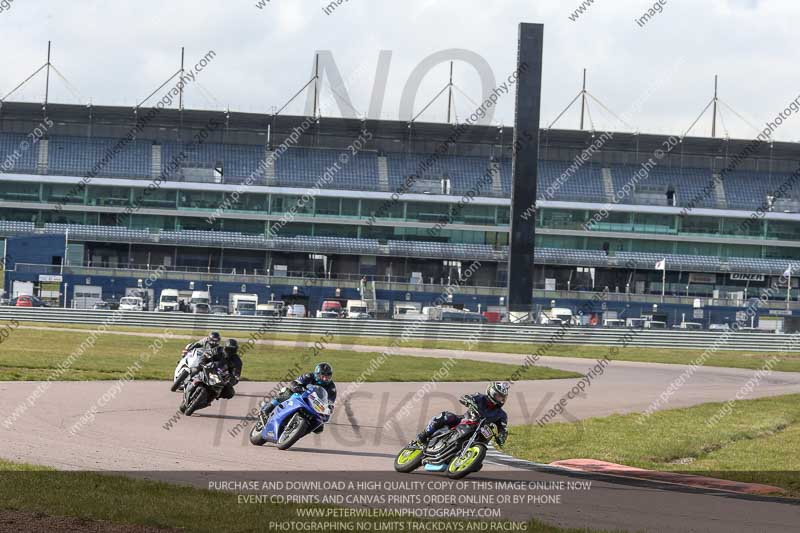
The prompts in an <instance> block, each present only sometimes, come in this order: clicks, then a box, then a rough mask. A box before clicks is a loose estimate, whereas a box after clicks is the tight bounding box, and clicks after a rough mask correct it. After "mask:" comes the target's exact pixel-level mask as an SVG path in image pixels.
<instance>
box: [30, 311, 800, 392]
mask: <svg viewBox="0 0 800 533" xmlns="http://www.w3.org/2000/svg"><path fill="white" fill-rule="evenodd" d="M22 324H23V325H27V326H38V327H42V326H48V325H49V326H52V327H59V328H68V329H78V330H91V327H90V326H87V325H76V324H44V323H41V322H27V323H25V322H23V323H22ZM114 330H116V331H127V332H139V333H141V332H155V331H157V330H153V329H152V328H135V327H116V326H115V327H114ZM173 332H174V333H175V334H176V335H192V336H196V337H200V336H202V335H205V334H207V332H206V331H205V330H189V329H186V330H180V329H175V330H173ZM554 332H555V330H554ZM221 333H222V334H223V336H224V337H234V338H239V339H247V338H248V335H249V332H243V331H235V330H228V331H221ZM261 338H262V339H263V340H284V341H296V342H311V343H313V342H315V341H317V340H319V336H318V335H316V336H315V335H296V334H289V333H272V334H267V335H264V336H263V337H261ZM395 341H396V340H395V339H392V338H388V337H358V336H350V335H336V334H335V332H334V336H333V338H332V340H331V342H334V343H339V344H356V345H361V346H375V347H376V348H377V349H382V348H385V347H388V346H389V345H390V344H391V343H393V342H395ZM401 347H403V348H423V349H447V350H460V351H462V352H476V351H478V352H495V353H510V354H521V355H524V354H531V353H535V352H536V350H538V349H539V348H540V345H538V344H533V343H525V342H519V343H509V342H485V341H480V340H479V341H478V342H475V343H471V344H467V343H465V342H462V341H453V340H447V339H431V340H418V339H409V340H407V341H406V342H403V343H402V345H401ZM541 347H542V348H543V346H541ZM617 348H618V351H617V353H615V354H613V355H611V354H610V353H609V347H608V346H577V345H567V344H555V345H553V346H552V347H551V348H549V349H547V350H545V351H544V355H547V356H553V357H580V358H585V359H597V358H602V357H608V359H609V360H612V361H635V362H641V363H672V364H690V363H692V362H693V361H695V360H696V359H697V358H698V357H700V356H701V355H703V353H704V351H705V350H700V349H696V348H681V346H679V345H678V346H675V347H670V348H642V347H639V346H626V347H622V346H617ZM773 355H780V359H781V360H780V362H778V363H777V364H776V365H775V366H774V367H773V368H772V369H773V370H774V371H776V372H777V371H780V372H800V353H782V352H778V351H776V352H752V353H749V352H742V351H733V350H717V351H715V352H713V353H710V354H708V355H707V356H706V357H704V359H705V362H704V363H703V365H704V366H712V367H725V368H744V369H751V370H756V369H760V368H761V367H762V366H763V365H764V363H765V361H766V360H767V359H769V358H770V357H771V356H773ZM531 379H534V378H531Z"/></svg>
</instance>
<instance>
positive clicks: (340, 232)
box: [314, 224, 358, 238]
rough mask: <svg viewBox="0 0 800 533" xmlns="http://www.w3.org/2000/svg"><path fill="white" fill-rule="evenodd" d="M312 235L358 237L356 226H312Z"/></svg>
mask: <svg viewBox="0 0 800 533" xmlns="http://www.w3.org/2000/svg"><path fill="white" fill-rule="evenodd" d="M314 235H315V236H318V237H353V238H356V237H358V226H351V225H344V224H314Z"/></svg>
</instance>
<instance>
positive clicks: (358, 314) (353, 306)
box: [346, 300, 370, 318]
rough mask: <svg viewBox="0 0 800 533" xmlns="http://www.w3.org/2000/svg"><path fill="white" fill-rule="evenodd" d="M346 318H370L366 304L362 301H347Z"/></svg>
mask: <svg viewBox="0 0 800 533" xmlns="http://www.w3.org/2000/svg"><path fill="white" fill-rule="evenodd" d="M346 311H347V318H370V316H369V308H368V306H367V302H365V301H364V300H347V309H346Z"/></svg>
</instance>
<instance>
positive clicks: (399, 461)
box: [394, 446, 423, 474]
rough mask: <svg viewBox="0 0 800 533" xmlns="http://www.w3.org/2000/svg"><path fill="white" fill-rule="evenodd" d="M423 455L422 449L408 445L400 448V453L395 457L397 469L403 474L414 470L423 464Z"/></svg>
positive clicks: (395, 467)
mask: <svg viewBox="0 0 800 533" xmlns="http://www.w3.org/2000/svg"><path fill="white" fill-rule="evenodd" d="M422 455H423V454H422V450H421V449H419V448H412V447H410V446H406V447H405V448H403V449H402V450H400V453H398V454H397V457H395V459H394V469H395V471H397V472H401V473H403V474H408V473H409V472H413V471H414V470H416V469H417V468H419V467H420V465H421V464H422Z"/></svg>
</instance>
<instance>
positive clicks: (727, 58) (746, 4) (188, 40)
mask: <svg viewBox="0 0 800 533" xmlns="http://www.w3.org/2000/svg"><path fill="white" fill-rule="evenodd" d="M6 1H9V2H10V4H9V6H8V7H5V8H4V9H3V10H2V12H0V49H2V51H3V53H2V54H1V55H0V57H2V60H1V61H2V78H0V92H1V93H3V94H5V93H7V92H8V91H10V90H11V89H12V88H13V87H14V86H15V85H17V83H19V82H20V81H22V80H23V79H25V77H27V76H28V75H29V74H30V73H32V72H33V71H34V70H35V69H36V68H37V67H39V66H40V65H41V64H43V63H44V61H45V51H46V44H47V40H48V39H49V40H52V41H53V64H54V65H55V66H56V67H57V68H58V69H59V71H60V72H61V73H63V74H64V76H65V77H66V78H67V79H68V80H69V81H70V82H71V83H72V84H73V85H74V86H75V87H76V88H77V89H78V91H79V94H80V96H79V97H75V96H73V95H72V94H71V93H70V92H69V91H68V90H67V89H66V88H65V86H64V84H62V83H61V82H60V81H59V80H57V79H56V80H54V81H53V82H52V84H51V86H52V90H51V94H52V100H53V101H57V102H66V103H87V102H88V101H89V100H90V99H91V101H92V102H93V103H95V104H98V105H100V104H106V105H108V104H111V105H130V106H133V105H134V104H135V103H136V102H137V101H139V100H141V99H143V98H144V97H145V96H147V95H148V94H149V93H150V92H151V91H152V90H154V89H155V88H156V87H157V86H158V85H160V84H161V82H162V81H164V80H165V79H166V78H168V77H169V75H170V74H172V73H173V72H174V71H175V70H176V69H177V68H178V66H179V58H180V47H181V46H185V47H186V57H187V61H186V62H187V65H192V64H194V63H195V62H196V61H197V60H199V59H200V58H201V57H202V56H203V55H205V54H206V52H208V51H209V50H213V51H214V52H215V53H216V57H215V58H214V59H213V60H212V61H211V63H210V64H209V65H208V67H206V69H205V70H204V71H203V72H202V73H200V74H199V76H198V78H197V80H198V83H196V84H192V85H190V86H189V87H188V88H187V96H186V101H187V103H186V106H187V107H190V108H204V109H208V108H219V109H225V108H230V109H231V110H239V111H258V112H270V111H271V110H273V109H274V108H275V107H276V106H277V107H280V106H281V105H283V104H284V103H285V102H286V101H287V100H288V99H289V98H290V97H291V96H292V95H293V94H294V93H295V92H296V91H297V90H299V89H300V87H302V86H303V84H304V83H306V82H307V81H308V79H309V78H310V76H311V72H312V65H313V59H314V54H315V51H317V50H329V51H330V52H331V54H332V55H333V57H334V59H335V61H336V63H337V65H338V68H339V69H340V71H341V73H342V76H343V77H344V78H345V79H346V80H349V81H347V83H346V85H347V88H346V89H342V90H340V91H339V92H340V93H345V92H346V93H348V94H349V96H350V98H351V99H352V103H353V107H354V108H356V110H358V112H359V113H362V114H364V113H367V110H368V108H369V104H370V99H371V97H372V92H373V82H374V78H375V69H376V67H377V65H378V57H379V53H380V51H381V50H388V51H391V53H392V55H391V65H390V68H389V75H388V83H387V87H386V94H385V101H384V103H383V107H382V113H381V116H382V117H383V118H398V113H399V104H400V98H401V94H402V92H403V88H404V86H405V84H406V82H407V80H408V78H409V75H410V74H411V72H412V71H413V70H414V68H415V67H416V66H417V65H419V64H420V63H421V62H422V61H423V60H424V59H425V58H426V57H428V56H430V55H431V54H434V53H437V52H440V51H442V50H449V49H464V50H469V51H471V52H474V53H475V54H478V55H479V56H480V57H482V58H484V59H485V60H486V62H488V64H489V65H490V66H491V69H492V71H493V72H494V76H495V78H496V79H497V82H498V83H500V82H501V81H502V80H503V79H504V78H506V77H507V76H508V74H509V73H511V72H512V71H513V69H514V67H515V60H516V36H517V24H518V23H519V22H521V21H526V22H540V23H543V24H544V25H545V41H544V45H545V50H544V79H543V84H544V87H543V95H542V106H543V108H542V126H547V125H549V124H550V123H551V122H552V120H553V119H555V117H556V116H557V115H558V113H559V112H560V111H561V110H562V109H563V108H564V107H566V105H567V104H568V103H569V101H570V100H571V99H572V98H573V97H574V96H575V95H576V94H577V93H578V91H579V90H580V78H581V71H582V69H583V68H584V67H585V68H587V69H588V79H589V91H590V92H591V93H592V94H593V95H594V96H595V97H596V98H598V99H599V100H600V101H601V102H603V103H604V104H605V105H606V106H608V108H609V109H610V110H612V111H613V112H614V113H615V114H617V115H619V116H622V117H624V119H625V122H626V123H628V124H630V125H631V128H632V129H634V130H638V131H642V132H658V133H675V134H681V133H683V132H684V131H685V130H686V129H687V128H688V127H689V125H690V124H691V123H692V122H693V121H694V120H695V118H697V116H698V115H699V114H700V112H701V111H702V109H703V108H704V107H705V105H706V104H707V103H708V102H709V100H710V99H711V97H712V90H713V76H714V74H715V73H716V74H719V76H720V98H721V100H722V101H723V102H724V103H725V104H727V105H729V106H730V107H731V108H732V109H733V110H735V111H736V112H737V113H738V114H740V115H741V116H742V117H744V118H745V119H747V121H749V122H751V123H753V124H755V125H756V126H759V127H763V124H764V122H765V121H767V120H772V119H773V117H774V116H775V115H776V114H777V113H779V112H780V111H781V110H782V109H784V108H785V107H786V106H787V105H788V104H789V103H790V102H791V101H792V100H794V99H795V98H797V96H798V95H799V94H800V68H799V67H798V61H797V59H798V55H799V54H800V52H798V47H797V22H798V21H800V3H798V2H796V1H791V0H666V5H664V6H663V10H662V12H661V13H659V14H657V15H656V16H654V17H652V18H651V20H649V21H647V22H646V23H645V24H644V25H643V26H640V25H639V24H637V22H636V19H637V18H639V17H641V16H642V15H643V14H644V13H645V12H646V11H647V8H648V7H649V6H652V5H653V3H652V2H649V1H641V0H640V1H637V0H594V3H593V4H592V5H590V6H589V7H588V8H587V9H586V11H585V12H584V13H583V14H581V15H580V16H579V17H577V19H576V20H574V21H573V20H571V19H570V15H571V14H573V12H574V11H575V9H576V8H577V7H578V6H579V4H580V3H581V0H564V1H554V0H547V1H545V0H540V1H531V0H496V1H494V2H487V1H486V0H457V1H456V0H451V1H443V0H392V1H390V0H349V1H346V2H343V3H342V5H340V6H338V7H337V8H336V9H335V10H334V11H333V12H332V13H330V14H326V13H324V12H323V6H325V5H327V4H329V3H330V1H329V2H320V1H315V0H269V2H266V1H265V2H264V3H265V4H266V5H265V6H264V7H263V9H259V8H258V7H256V3H258V2H259V0H227V1H222V0H215V1H212V0H192V1H189V0H184V1H180V0H170V1H167V0H158V1H155V0H136V1H133V0H115V1H113V2H112V1H99V0H70V1H63V0H58V1H56V0H49V1H45V0H13V1H10V0H3V3H2V4H0V5H3V6H5V3H4V2H6ZM662 2H664V0H662ZM447 70H448V65H447V63H446V62H445V63H442V64H440V65H439V66H437V67H435V68H434V69H432V70H431V71H430V74H429V75H428V76H427V78H426V79H425V81H424V83H423V84H422V87H421V90H420V92H419V94H418V96H417V100H416V107H415V112H416V111H419V110H420V109H421V108H422V107H423V106H424V105H425V104H426V103H427V101H428V100H430V99H431V98H432V97H433V96H434V95H435V94H436V93H437V92H438V91H439V89H441V88H442V87H443V86H444V85H445V83H446V81H447V74H448V72H447ZM325 83H326V87H324V88H323V94H325V95H327V96H325V99H324V100H323V102H324V111H323V114H325V115H339V110H338V108H337V106H336V105H335V103H333V101H332V99H331V98H330V94H331V91H330V89H329V88H328V87H327V82H325ZM455 83H456V85H457V86H458V88H459V89H460V91H463V93H464V94H462V93H461V92H460V91H458V90H457V91H456V92H455V109H456V114H457V115H458V116H459V117H461V118H463V116H464V115H468V114H469V113H470V112H471V111H472V109H474V107H475V106H474V104H473V103H471V102H470V99H471V100H473V101H476V102H478V101H480V100H481V84H480V80H479V77H478V75H477V73H476V71H475V69H474V67H472V66H470V65H469V64H467V63H464V62H458V63H456V66H455ZM43 95H44V78H41V79H37V80H34V82H33V83H32V84H31V85H29V86H27V87H26V88H25V89H23V90H21V91H20V92H19V93H17V94H15V95H14V97H12V98H11V100H26V101H31V100H33V101H41V100H42V98H43ZM465 95H466V96H465ZM305 103H306V102H305V97H303V98H300V99H298V101H297V102H295V103H294V104H293V105H291V106H290V107H289V108H288V109H287V111H286V113H295V114H299V113H301V112H302V111H303V110H304V108H305ZM446 104H447V102H446V98H443V99H441V100H439V101H438V102H436V103H435V104H434V105H433V106H431V108H430V109H429V110H428V111H427V112H426V113H425V114H424V115H422V118H421V119H423V120H429V121H435V122H439V121H444V120H445V118H446ZM578 109H579V108H578V107H577V106H576V107H574V108H573V110H572V111H571V112H568V113H567V114H566V115H564V117H563V118H562V119H561V120H560V121H559V122H558V123H557V125H556V126H557V127H564V128H577V127H578V114H579V111H578ZM590 111H591V113H592V119H593V121H594V124H595V126H596V127H597V129H601V128H609V129H615V130H622V131H629V130H630V129H631V128H629V127H627V126H626V125H625V124H624V123H620V122H619V121H617V119H615V118H614V117H613V116H611V115H609V114H608V113H607V112H605V111H604V110H603V109H602V108H601V107H600V106H599V105H598V104H596V103H594V102H591V103H590ZM722 120H723V121H724V127H723V125H722V124H721V125H720V126H719V132H720V135H721V136H724V132H725V128H727V130H728V132H729V135H730V137H734V138H752V137H754V136H755V135H756V132H755V130H753V129H752V128H751V127H750V126H748V125H747V124H746V122H744V121H743V120H741V119H740V118H738V117H737V116H736V114H734V113H733V112H732V111H730V110H728V109H727V108H726V107H725V106H723V109H722ZM495 121H496V122H497V123H505V124H513V93H511V94H510V95H508V96H505V97H501V99H500V101H499V103H498V108H497V114H496V116H495ZM587 122H588V120H587ZM710 131H711V118H710V114H707V115H706V116H705V117H704V118H703V119H702V120H701V121H700V122H699V123H698V124H697V126H695V129H694V130H692V133H693V134H698V135H710ZM774 137H775V138H776V139H780V140H794V141H797V140H800V119H798V118H797V117H794V116H793V117H792V118H790V119H789V120H787V121H786V122H785V123H784V124H783V125H782V126H781V127H780V128H779V129H778V131H777V132H776V133H775V135H774Z"/></svg>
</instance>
